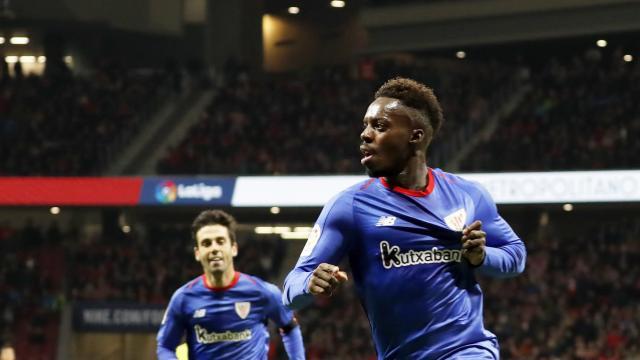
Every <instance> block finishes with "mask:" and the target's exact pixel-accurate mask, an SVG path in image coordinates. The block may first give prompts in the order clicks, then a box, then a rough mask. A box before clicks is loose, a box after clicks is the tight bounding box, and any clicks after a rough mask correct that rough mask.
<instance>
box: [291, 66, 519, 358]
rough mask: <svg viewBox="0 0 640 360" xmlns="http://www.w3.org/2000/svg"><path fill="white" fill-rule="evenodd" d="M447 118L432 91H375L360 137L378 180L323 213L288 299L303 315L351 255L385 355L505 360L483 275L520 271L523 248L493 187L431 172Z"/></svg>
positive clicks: (339, 277)
mask: <svg viewBox="0 0 640 360" xmlns="http://www.w3.org/2000/svg"><path fill="white" fill-rule="evenodd" d="M442 121H443V115H442V109H441V107H440V104H439V102H438V100H437V98H436V96H435V95H434V93H433V91H432V90H431V89H430V88H428V87H426V86H425V85H424V84H421V83H418V82H416V81H414V80H411V79H406V78H395V79H392V80H389V81H387V82H386V83H385V84H384V85H382V86H381V87H380V89H378V91H377V92H376V94H375V100H374V101H373V102H372V103H371V104H370V105H369V107H368V109H367V112H366V114H365V116H364V122H363V130H362V133H361V134H360V138H361V140H362V142H361V146H360V151H361V153H362V160H361V162H362V164H363V165H364V166H365V167H366V169H367V172H368V174H369V176H370V177H371V179H369V180H367V181H365V182H362V183H360V184H356V185H354V186H352V187H350V188H347V189H346V190H344V191H343V192H342V193H340V194H338V195H337V196H336V197H334V198H333V199H332V200H331V201H330V202H329V203H328V204H327V205H325V207H324V209H323V210H322V212H321V214H320V216H319V218H318V220H317V222H316V224H315V226H314V228H313V230H312V231H311V235H310V236H309V239H308V240H307V243H306V245H305V247H304V248H303V250H302V253H301V255H300V258H299V260H298V263H297V264H296V266H295V268H294V269H293V270H292V271H291V273H289V275H288V276H287V278H286V280H285V285H284V295H283V301H284V303H285V304H286V305H288V306H290V307H292V308H300V307H303V306H305V305H307V304H309V303H310V302H311V301H310V300H311V299H312V298H313V296H318V295H324V296H331V294H332V293H333V292H334V291H335V290H336V289H337V287H338V286H339V285H340V284H341V283H342V282H344V281H347V280H348V279H347V274H346V273H345V272H344V271H341V270H340V268H339V267H338V266H337V265H338V264H339V263H340V261H341V260H342V259H343V258H344V257H345V256H346V257H348V259H349V263H350V267H351V271H352V275H353V278H354V280H355V288H356V291H357V293H358V295H359V297H360V300H361V303H362V305H363V307H364V310H365V312H366V313H367V316H368V318H369V322H370V325H371V332H372V336H373V340H374V343H375V347H376V351H377V353H378V358H380V359H474V360H478V359H498V358H499V351H498V342H497V339H496V336H495V335H494V334H492V333H491V332H489V331H487V330H486V329H485V328H484V325H483V320H482V292H481V290H480V287H479V285H478V283H477V282H476V274H483V275H489V276H494V277H510V276H515V275H517V274H519V273H521V272H522V271H523V270H524V266H525V259H526V250H525V247H524V244H523V242H522V241H521V240H520V238H518V236H517V235H516V234H515V233H514V232H513V230H512V229H511V227H509V225H508V224H507V223H506V222H505V221H504V220H503V218H502V217H501V216H500V215H499V214H498V211H497V209H496V205H495V203H494V202H493V200H492V199H491V197H490V196H489V194H488V193H487V191H486V190H485V189H484V188H482V187H481V186H480V185H479V184H477V183H474V182H471V181H467V180H465V179H463V178H461V177H458V176H455V175H452V174H449V173H446V172H444V171H442V170H439V169H432V168H429V167H428V166H427V163H426V158H427V149H428V146H429V144H430V142H431V140H432V139H433V137H434V135H435V134H436V133H437V131H438V129H439V127H440V124H441V123H442Z"/></svg>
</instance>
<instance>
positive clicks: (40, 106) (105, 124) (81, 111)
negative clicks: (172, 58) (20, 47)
mask: <svg viewBox="0 0 640 360" xmlns="http://www.w3.org/2000/svg"><path fill="white" fill-rule="evenodd" d="M17 69H18V70H17V71H16V73H15V75H14V76H8V73H6V72H4V73H3V75H2V77H1V80H0V154H1V156H2V162H1V163H0V175H2V176H8V175H40V176H42V175H53V176H56V175H57V176H73V175H95V174H100V173H102V172H103V171H104V170H105V168H106V167H107V166H108V165H109V164H110V162H111V161H112V160H113V158H114V156H116V155H118V154H119V151H120V150H121V149H122V147H123V146H124V145H126V144H127V142H128V141H130V140H131V139H132V137H133V136H134V135H136V134H137V133H138V131H139V130H140V128H141V127H142V126H143V125H144V124H145V120H148V119H149V118H150V116H151V114H152V112H153V111H154V110H155V109H156V107H157V106H158V104H160V101H161V100H162V99H163V98H164V97H166V96H168V94H169V93H171V91H172V90H175V87H174V82H175V81H174V78H175V76H173V74H171V73H168V72H166V71H164V70H163V71H155V70H154V71H147V70H145V71H134V70H130V69H127V68H126V67H125V66H124V65H122V64H121V63H119V62H117V61H104V62H103V63H101V64H100V65H99V66H96V68H95V69H93V71H92V73H91V74H88V75H74V74H72V73H71V72H69V71H67V72H63V73H58V74H57V75H56V76H48V75H42V76H40V75H33V74H22V73H21V71H19V69H20V68H19V67H17Z"/></svg>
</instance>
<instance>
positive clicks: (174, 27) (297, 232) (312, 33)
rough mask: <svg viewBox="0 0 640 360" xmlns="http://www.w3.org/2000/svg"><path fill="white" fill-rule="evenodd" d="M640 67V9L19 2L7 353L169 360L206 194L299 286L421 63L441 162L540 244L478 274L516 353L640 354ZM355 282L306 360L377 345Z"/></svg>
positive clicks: (377, 0)
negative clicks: (513, 263) (336, 205)
mask: <svg viewBox="0 0 640 360" xmlns="http://www.w3.org/2000/svg"><path fill="white" fill-rule="evenodd" d="M639 60H640V3H639V2H638V1H635V0H553V1H552V0H518V1H510V0H422V1H419V0H415V1H411V0H395V1H391V0H345V1H341V0H333V1H331V0H313V1H310V0H309V1H303V0H288V1H285V0H263V1H259V0H254V1H250V0H237V1H213V0H209V1H207V0H126V1H124V0H109V1H106V0H49V1H40V0H19V1H18V0H0V159H1V160H0V189H1V190H0V344H2V350H1V351H2V355H0V358H2V359H3V360H5V359H14V358H16V359H19V360H29V359H33V360H45V359H46V360H50V359H51V360H53V359H56V360H63V359H74V360H75V359H81V360H82V359H98V360H99V359H104V360H107V359H151V358H154V357H155V355H154V353H155V333H156V331H157V328H158V325H159V322H160V320H161V318H162V314H163V311H164V308H165V306H166V304H167V302H168V299H169V297H170V295H171V294H172V292H173V291H174V290H175V289H177V288H178V287H179V286H180V285H182V284H183V283H185V282H187V281H188V280H190V279H192V278H194V277H196V276H198V275H199V274H200V273H201V271H202V270H201V268H200V266H199V264H198V263H196V262H195V261H194V260H193V244H192V240H191V239H190V234H189V228H188V226H189V224H190V222H191V221H192V219H193V218H194V217H195V215H197V213H198V212H199V211H201V210H203V209H206V208H212V207H215V208H223V209H225V210H227V211H229V212H231V213H232V214H233V215H235V216H236V217H237V219H238V220H239V221H240V223H241V227H240V230H239V231H240V233H239V236H238V237H239V246H240V255H239V258H238V259H237V262H236V268H237V269H238V270H240V271H242V272H246V273H249V274H254V275H257V276H259V277H262V278H264V279H266V280H268V281H271V282H273V283H275V284H278V285H281V284H282V280H283V278H284V276H285V275H286V273H287V272H288V271H289V270H290V269H291V267H292V266H293V264H294V263H295V261H296V260H297V257H298V254H299V253H300V251H301V249H302V247H303V246H304V242H305V239H306V237H307V235H308V232H309V231H310V229H311V226H313V222H314V221H315V219H316V217H317V215H318V214H319V212H320V209H321V207H322V205H323V204H324V202H326V201H327V200H328V199H329V197H331V195H333V194H335V193H337V192H338V191H339V190H341V189H342V188H344V187H347V186H349V185H351V184H353V183H355V182H357V181H359V180H360V179H363V178H364V177H365V176H364V173H363V169H362V167H361V165H360V163H359V153H358V144H359V133H360V129H361V120H362V117H363V114H364V112H365V109H366V107H367V105H368V104H369V102H371V101H372V97H373V93H374V92H375V89H376V88H377V87H378V86H380V85H381V84H382V83H383V82H384V81H385V80H387V79H389V78H390V77H393V76H399V75H402V76H409V77H413V78H415V79H417V80H420V81H423V82H425V83H426V84H428V85H430V86H431V87H433V88H434V89H435V92H436V94H437V95H438V97H439V98H440V101H441V103H442V105H443V108H444V112H445V118H446V121H445V123H444V125H443V129H442V131H441V133H440V135H439V136H438V138H437V139H436V140H435V142H434V145H433V146H432V148H431V151H430V154H429V166H431V167H438V168H442V169H444V170H446V171H450V172H458V173H464V174H467V175H468V176H469V177H470V178H475V179H477V180H479V181H481V182H482V183H483V184H485V185H486V186H487V187H488V189H489V190H490V192H491V193H492V195H493V196H494V197H495V199H496V201H497V202H498V204H499V209H500V211H501V213H502V215H503V217H505V218H506V219H507V220H508V221H509V222H510V223H511V225H512V226H513V228H514V229H515V230H516V232H517V233H518V234H519V235H520V236H521V237H522V238H523V239H524V240H525V243H526V244H527V247H528V251H529V258H528V264H527V270H526V272H525V273H524V275H522V276H520V277H518V278H515V279H510V280H506V281H500V280H493V279H481V282H482V286H483V290H484V292H485V295H486V297H485V309H484V312H485V323H486V327H487V328H488V329H489V330H491V331H493V332H494V333H496V334H497V335H498V337H499V339H500V343H501V353H502V357H503V358H504V359H598V360H604V359H607V360H618V359H620V360H622V359H628V360H631V359H640V345H639V344H640V265H638V264H639V263H640V240H639V239H638V238H639V237H640V221H639V220H640V142H636V141H637V138H638V137H640V62H639ZM577 170H580V171H577ZM349 287H350V285H349V286H347V288H346V289H343V290H345V291H342V292H340V293H339V294H338V295H336V296H334V297H332V298H330V299H318V300H317V304H316V306H314V307H311V308H308V309H306V310H303V311H301V312H300V313H299V314H298V318H299V321H300V323H301V326H302V331H303V335H304V340H305V346H306V350H307V354H308V358H309V359H354V360H355V359H374V358H375V351H374V348H373V346H372V343H371V340H370V331H369V325H368V322H367V320H366V318H365V316H364V314H363V312H362V310H361V308H360V304H359V302H358V300H357V298H356V297H355V296H354V293H353V291H352V290H351V289H350V288H349ZM272 330H273V329H272ZM272 333H273V336H272V345H271V348H270V359H283V358H286V354H285V352H284V349H283V347H282V344H281V342H280V340H279V335H278V334H277V332H276V331H272Z"/></svg>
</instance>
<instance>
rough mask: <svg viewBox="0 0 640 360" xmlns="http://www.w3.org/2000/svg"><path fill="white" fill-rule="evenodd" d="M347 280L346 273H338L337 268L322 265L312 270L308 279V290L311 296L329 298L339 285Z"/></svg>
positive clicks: (338, 269) (325, 264)
mask: <svg viewBox="0 0 640 360" xmlns="http://www.w3.org/2000/svg"><path fill="white" fill-rule="evenodd" d="M348 279H349V278H348V277H347V273H345V272H344V271H340V268H338V267H337V266H335V265H331V264H327V263H322V264H320V265H318V267H317V268H316V269H315V270H313V273H312V274H311V278H310V279H309V285H308V290H309V293H311V294H312V295H325V296H331V295H333V292H334V291H335V290H336V289H337V288H338V287H339V286H340V284H342V283H343V282H345V281H347V280H348Z"/></svg>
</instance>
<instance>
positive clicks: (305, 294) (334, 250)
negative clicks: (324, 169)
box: [282, 193, 354, 309]
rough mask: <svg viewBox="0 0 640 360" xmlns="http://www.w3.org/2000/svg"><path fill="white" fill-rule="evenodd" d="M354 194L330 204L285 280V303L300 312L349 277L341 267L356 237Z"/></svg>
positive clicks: (319, 218) (323, 210)
mask: <svg viewBox="0 0 640 360" xmlns="http://www.w3.org/2000/svg"><path fill="white" fill-rule="evenodd" d="M352 202H353V195H351V194H349V193H342V194H340V195H338V196H337V197H336V198H334V199H333V200H332V201H330V202H329V203H328V204H327V205H326V206H325V207H324V209H322V212H321V213H320V216H319V217H318V220H317V222H316V224H315V226H314V228H313V230H312V231H311V235H310V236H309V239H308V240H307V243H306V245H305V247H304V249H303V250H302V253H301V254H300V258H299V259H298V263H297V264H296V266H295V268H294V269H293V270H292V271H291V272H290V273H289V275H288V276H287V278H286V279H285V281H284V294H283V297H282V301H283V303H284V304H285V305H287V306H289V307H291V308H293V309H299V308H302V307H304V306H306V305H308V304H309V303H311V300H312V298H313V296H314V295H331V294H332V293H333V291H334V290H335V289H336V288H337V287H338V286H339V285H340V283H342V282H344V281H346V280H347V274H346V273H344V272H342V271H340V269H339V268H338V266H336V264H338V263H339V262H340V260H341V259H342V258H343V257H344V255H345V254H346V253H347V251H348V247H349V241H350V239H351V237H352V236H353V235H352V233H353V231H354V228H353V213H352V212H353V211H352V209H353V204H352Z"/></svg>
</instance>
